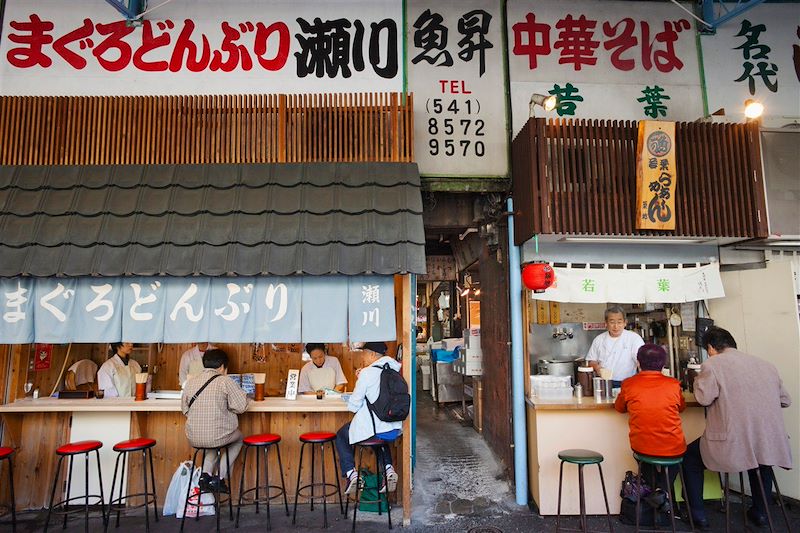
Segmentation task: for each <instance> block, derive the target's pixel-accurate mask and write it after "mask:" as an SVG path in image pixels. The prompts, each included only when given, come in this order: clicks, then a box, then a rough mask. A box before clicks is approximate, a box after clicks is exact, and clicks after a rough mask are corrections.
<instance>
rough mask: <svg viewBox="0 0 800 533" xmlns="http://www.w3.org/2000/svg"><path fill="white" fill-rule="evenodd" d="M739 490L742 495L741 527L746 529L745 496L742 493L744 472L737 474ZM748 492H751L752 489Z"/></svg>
mask: <svg viewBox="0 0 800 533" xmlns="http://www.w3.org/2000/svg"><path fill="white" fill-rule="evenodd" d="M739 490H740V491H741V494H742V527H743V528H745V529H747V505H746V504H747V502H746V501H745V500H746V498H747V496H746V495H745V493H744V472H739ZM750 492H753V490H752V488H751V489H750Z"/></svg>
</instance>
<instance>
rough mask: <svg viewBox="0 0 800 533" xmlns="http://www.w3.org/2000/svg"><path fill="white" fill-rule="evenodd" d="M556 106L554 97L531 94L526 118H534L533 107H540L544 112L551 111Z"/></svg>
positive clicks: (556, 100)
mask: <svg viewBox="0 0 800 533" xmlns="http://www.w3.org/2000/svg"><path fill="white" fill-rule="evenodd" d="M557 104H558V99H556V97H555V96H554V95H552V94H551V95H544V94H539V93H533V94H532V95H531V101H530V103H528V116H530V117H534V116H536V113H535V112H534V107H536V106H537V105H538V106H540V107H541V108H542V109H544V110H545V111H552V110H553V109H555V108H556V105H557Z"/></svg>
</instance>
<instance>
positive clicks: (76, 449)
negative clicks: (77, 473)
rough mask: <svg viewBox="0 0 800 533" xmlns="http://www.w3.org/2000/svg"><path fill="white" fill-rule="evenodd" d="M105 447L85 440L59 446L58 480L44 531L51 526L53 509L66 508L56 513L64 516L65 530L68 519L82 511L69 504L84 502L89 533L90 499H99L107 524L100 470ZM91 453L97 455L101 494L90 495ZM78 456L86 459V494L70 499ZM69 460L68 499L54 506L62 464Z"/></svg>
mask: <svg viewBox="0 0 800 533" xmlns="http://www.w3.org/2000/svg"><path fill="white" fill-rule="evenodd" d="M102 447H103V443H102V442H100V441H99V440H84V441H80V442H70V443H69V444H64V445H63V446H59V447H58V448H57V449H56V454H57V455H58V467H57V468H56V478H55V479H54V480H53V490H52V492H51V493H50V506H49V507H48V508H47V520H46V521H45V523H44V531H45V533H47V528H48V527H49V525H50V515H51V514H52V513H53V509H55V508H57V507H61V506H63V507H64V510H63V511H55V512H56V513H57V514H63V515H64V525H63V527H64V529H66V528H67V518H69V515H70V514H72V513H78V512H80V509H73V510H70V508H69V503H70V502H71V501H73V500H80V499H82V500H84V505H83V508H84V510H83V512H84V524H85V528H84V530H85V531H86V533H89V498H99V500H100V501H99V504H100V512H101V513H102V515H103V525H105V523H106V510H105V499H104V498H103V472H102V470H101V469H100V451H99V450H100V448H102ZM91 452H94V453H95V456H96V458H97V478H98V480H99V482H100V494H99V495H97V494H89V454H90V453H91ZM76 455H83V458H84V465H85V466H84V485H83V487H84V491H85V492H86V493H85V494H84V495H83V496H72V497H70V495H69V494H70V491H71V489H72V464H73V462H74V459H75V456H76ZM65 457H68V458H69V473H68V474H67V496H66V499H64V500H61V501H59V502H58V503H56V504H53V500H54V499H55V496H56V488H58V478H59V476H60V474H61V463H62V462H63V461H64V458H65Z"/></svg>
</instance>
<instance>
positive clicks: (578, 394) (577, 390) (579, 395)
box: [575, 383, 583, 402]
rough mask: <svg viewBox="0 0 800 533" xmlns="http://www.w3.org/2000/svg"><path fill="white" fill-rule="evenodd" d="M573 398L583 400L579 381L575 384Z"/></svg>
mask: <svg viewBox="0 0 800 533" xmlns="http://www.w3.org/2000/svg"><path fill="white" fill-rule="evenodd" d="M575 398H576V399H577V400H578V401H579V402H580V401H582V400H583V386H582V385H581V384H580V383H578V384H576V385H575Z"/></svg>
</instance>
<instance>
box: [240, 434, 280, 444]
mask: <svg viewBox="0 0 800 533" xmlns="http://www.w3.org/2000/svg"><path fill="white" fill-rule="evenodd" d="M280 441H281V436H280V435H275V434H274V433H262V434H261V435H250V436H249V437H245V438H244V443H245V444H247V445H248V446H266V445H268V444H275V443H276V442H280Z"/></svg>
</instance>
